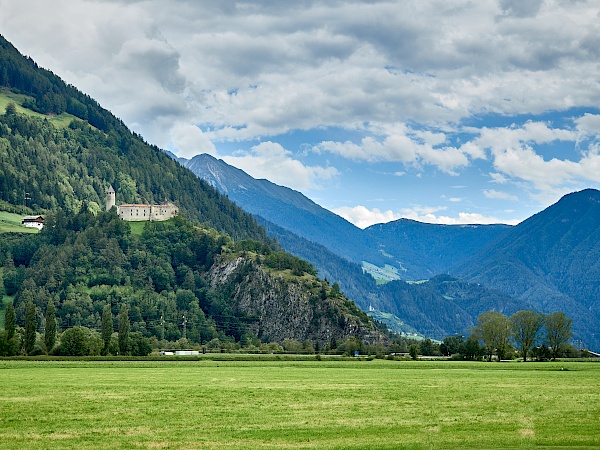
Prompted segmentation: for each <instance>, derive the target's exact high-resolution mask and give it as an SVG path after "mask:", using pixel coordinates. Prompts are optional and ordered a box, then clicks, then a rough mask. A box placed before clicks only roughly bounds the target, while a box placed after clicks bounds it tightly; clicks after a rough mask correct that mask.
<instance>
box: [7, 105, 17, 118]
mask: <svg viewBox="0 0 600 450" xmlns="http://www.w3.org/2000/svg"><path fill="white" fill-rule="evenodd" d="M16 113H17V107H16V105H15V104H14V103H13V102H10V103H9V104H8V105H6V115H7V116H14V115H15V114H16Z"/></svg>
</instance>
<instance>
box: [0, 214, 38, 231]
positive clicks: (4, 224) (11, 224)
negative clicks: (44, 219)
mask: <svg viewBox="0 0 600 450" xmlns="http://www.w3.org/2000/svg"><path fill="white" fill-rule="evenodd" d="M22 219H23V215H21V214H15V213H9V212H6V211H0V233H29V234H36V233H38V230H37V229H36V228H28V227H24V226H23V225H21V220H22Z"/></svg>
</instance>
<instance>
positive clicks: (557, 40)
mask: <svg viewBox="0 0 600 450" xmlns="http://www.w3.org/2000/svg"><path fill="white" fill-rule="evenodd" d="M521 3H522V2H514V1H510V2H509V1H507V0H503V1H502V2H501V3H496V2H476V3H473V2H471V1H468V0H458V1H455V2H452V3H451V4H443V3H439V2H436V1H423V2H403V3H402V4H400V5H399V4H397V3H396V2H390V1H387V0H376V1H371V2H362V1H348V2H319V1H314V2H292V3H290V2H287V3H285V4H279V3H277V2H266V1H256V2H249V3H248V2H246V3H235V4H228V3H223V2H215V1H208V2H194V1H186V0H182V1H180V2H178V3H177V8H173V7H172V5H170V4H169V3H165V2H162V1H159V0H148V1H144V2H129V1H124V0H123V1H116V0H115V1H102V0H79V1H72V0H69V1H67V0H56V1H53V2H52V4H49V3H48V2H44V1H42V0H21V1H19V2H14V1H12V0H0V9H1V10H2V17H0V26H1V27H2V29H3V33H4V34H5V36H7V37H8V38H9V39H10V40H14V42H15V44H17V46H18V47H22V49H23V50H24V51H25V52H26V53H28V54H30V55H31V56H32V57H34V59H36V60H37V61H38V62H39V63H41V64H42V65H45V66H48V67H51V68H53V70H55V71H56V72H57V73H59V74H60V75H62V76H64V77H65V78H67V81H69V82H71V83H73V84H75V85H77V86H79V87H81V88H82V89H84V90H85V91H86V92H89V93H90V94H91V95H92V96H93V97H94V98H97V99H99V100H100V101H101V102H102V104H104V105H106V106H107V107H108V108H109V109H111V110H112V111H113V112H115V113H116V114H117V115H118V116H119V117H122V118H124V119H125V120H126V122H127V123H136V124H137V128H138V131H140V132H141V133H142V134H143V135H144V136H146V137H148V138H150V137H151V138H152V139H153V141H159V142H156V143H157V144H162V143H163V142H164V141H165V140H166V139H165V135H166V134H168V130H170V129H171V128H172V127H173V124H174V123H175V122H177V121H178V119H180V118H181V117H182V116H186V114H189V115H190V117H189V119H190V122H191V123H198V124H213V125H215V127H214V130H217V131H215V136H216V137H217V138H218V139H232V138H233V139H238V138H251V137H256V136H272V135H274V134H279V133H283V132H286V131H288V130H292V129H310V128H314V127H322V126H344V127H347V128H355V127H357V126H360V124H362V123H364V122H366V121H367V122H375V121H380V122H382V123H389V124H394V123H403V122H406V121H408V120H410V121H415V122H417V123H428V124H434V123H437V124H440V123H444V122H448V121H449V122H454V123H455V122H457V121H459V120H461V119H464V118H468V117H471V116H472V115H474V114H479V113H481V112H496V113H501V114H524V113H540V112H543V111H548V110H562V109H565V108H568V107H571V106H575V105H598V104H600V91H599V90H598V89H597V85H596V83H597V77H596V75H595V74H596V73H597V60H598V56H599V50H598V48H600V38H599V37H598V36H600V32H599V26H598V23H597V13H598V5H597V3H596V2H594V1H591V0H590V1H578V2H560V1H558V0H547V1H545V2H543V3H540V2H535V4H534V3H533V2H528V4H527V5H525V6H524V5H521ZM530 3H531V4H530ZM40 18H43V20H40ZM32 24H33V26H32ZM32 29H33V30H34V31H33V32H32V31H31V30H32ZM82 30H85V32H82ZM424 49H426V51H424ZM161 91H163V92H164V94H166V95H162V94H161ZM169 96H171V97H172V96H175V97H176V99H177V100H178V101H180V102H181V103H182V104H185V105H186V107H184V108H182V109H181V110H178V111H174V110H173V107H172V106H169V107H168V108H167V111H166V112H165V111H162V109H161V105H164V104H165V103H167V104H168V98H169ZM174 112H175V114H173V113H174ZM157 115H159V116H163V115H164V116H165V118H166V119H168V120H167V121H166V122H167V123H165V124H164V128H161V130H156V127H157V124H161V126H162V125H163V121H162V120H160V118H157V117H156V116H157ZM186 117H187V116H186ZM169 120H170V121H171V123H168V121H169ZM221 131H222V132H223V133H221ZM161 133H162V134H161ZM428 133H430V136H426V135H425V134H424V135H423V136H422V138H423V139H424V143H425V144H427V145H429V146H430V147H435V146H439V145H442V144H443V142H444V141H443V138H444V136H443V134H442V133H439V132H438V131H435V130H433V131H430V132H428ZM210 137H211V139H212V138H213V136H210Z"/></svg>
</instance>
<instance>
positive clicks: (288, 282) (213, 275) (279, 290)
mask: <svg viewBox="0 0 600 450" xmlns="http://www.w3.org/2000/svg"><path fill="white" fill-rule="evenodd" d="M208 281H209V283H210V285H211V287H212V288H213V289H216V290H219V291H221V292H223V293H225V295H226V296H227V297H228V299H229V301H231V304H232V305H234V306H235V308H237V309H238V310H239V311H240V312H242V313H243V314H244V315H246V316H247V317H248V326H249V329H250V331H251V332H253V333H256V335H257V336H258V337H259V338H261V339H264V340H271V341H278V342H282V341H283V340H284V339H296V340H298V341H303V340H305V339H308V340H310V341H312V342H318V343H319V345H326V344H327V343H329V342H331V341H332V340H333V339H335V340H336V341H337V342H340V341H343V340H345V339H347V338H351V337H356V338H359V339H361V340H363V341H364V342H365V343H368V344H369V343H375V342H380V341H382V340H385V339H386V338H385V337H384V336H383V334H382V333H381V332H380V331H379V330H378V329H377V328H376V327H375V325H374V323H373V322H372V320H371V319H370V318H369V317H368V316H367V315H366V314H365V313H364V312H362V311H361V310H360V309H358V308H357V307H356V305H355V304H354V302H352V301H350V300H348V299H347V298H346V297H344V296H343V295H342V294H341V293H339V291H338V290H337V289H336V288H335V287H332V286H330V285H329V283H328V282H327V281H322V280H319V279H317V278H316V277H314V276H312V275H309V274H304V275H303V276H294V275H292V274H291V272H290V271H289V270H287V271H273V270H270V269H268V268H266V267H264V266H263V265H261V264H260V261H259V260H256V259H253V258H251V257H248V256H237V257H234V258H230V257H229V258H228V257H227V256H226V255H225V256H223V257H221V258H220V259H218V260H217V262H216V263H215V264H214V265H213V267H212V269H211V270H210V272H209V274H208Z"/></svg>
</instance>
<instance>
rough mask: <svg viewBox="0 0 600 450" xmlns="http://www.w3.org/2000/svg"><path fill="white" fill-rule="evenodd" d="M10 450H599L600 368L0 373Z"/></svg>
mask: <svg viewBox="0 0 600 450" xmlns="http://www.w3.org/2000/svg"><path fill="white" fill-rule="evenodd" d="M0 377H1V379H2V390H1V391H0V448H47V449H54V448H57V449H58V448H61V449H62V448H78V449H79V448H104V449H109V448H110V449H112V448H172V449H179V448H181V449H184V448H185V449H189V448H235V449H238V448H248V449H250V448H252V449H255V448H282V447H283V448H339V449H346V448H356V449H358V448H360V449H364V448H373V449H382V448H415V449H420V448H427V449H429V448H444V449H447V448H460V449H464V448H479V449H488V448H502V449H506V448H540V447H541V448H550V447H551V448H598V447H600V435H599V433H598V432H599V431H600V423H599V419H600V364H598V363H576V362H568V363H563V362H560V363H516V362H513V363H468V362H464V363H462V362H442V361H432V362H425V361H415V362H409V361H384V360H373V361H367V360H364V359H363V360H361V361H358V360H355V361H326V360H323V361H317V360H314V361H213V360H200V361H135V362H134V361H129V362H126V361H117V362H109V361H101V362H91V361H87V362H84V361H79V362H78V361H10V360H5V361H0Z"/></svg>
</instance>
